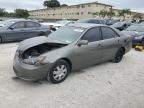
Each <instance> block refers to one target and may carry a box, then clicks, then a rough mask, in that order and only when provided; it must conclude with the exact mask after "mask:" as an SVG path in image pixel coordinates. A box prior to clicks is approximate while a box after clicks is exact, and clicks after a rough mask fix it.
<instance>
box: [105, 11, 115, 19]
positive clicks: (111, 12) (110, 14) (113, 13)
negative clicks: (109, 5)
mask: <svg viewBox="0 0 144 108" xmlns="http://www.w3.org/2000/svg"><path fill="white" fill-rule="evenodd" d="M115 15H116V14H115V12H114V11H109V12H107V16H108V17H109V18H112V17H113V16H115Z"/></svg>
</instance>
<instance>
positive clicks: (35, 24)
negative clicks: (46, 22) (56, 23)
mask: <svg viewBox="0 0 144 108" xmlns="http://www.w3.org/2000/svg"><path fill="white" fill-rule="evenodd" d="M26 27H27V28H31V27H40V24H38V23H35V22H26Z"/></svg>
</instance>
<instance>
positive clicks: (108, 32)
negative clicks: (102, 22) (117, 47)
mask: <svg viewBox="0 0 144 108" xmlns="http://www.w3.org/2000/svg"><path fill="white" fill-rule="evenodd" d="M101 30H102V36H103V39H111V38H115V37H116V36H117V34H116V32H115V31H114V30H112V29H111V28H108V27H101Z"/></svg>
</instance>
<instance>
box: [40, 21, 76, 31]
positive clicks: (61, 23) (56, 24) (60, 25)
mask: <svg viewBox="0 0 144 108" xmlns="http://www.w3.org/2000/svg"><path fill="white" fill-rule="evenodd" d="M70 23H75V21H70V20H59V21H56V22H43V23H41V24H42V25H46V26H48V27H49V26H53V27H54V28H56V29H58V28H60V27H63V26H65V25H68V24H70Z"/></svg>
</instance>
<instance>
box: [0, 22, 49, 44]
mask: <svg viewBox="0 0 144 108" xmlns="http://www.w3.org/2000/svg"><path fill="white" fill-rule="evenodd" d="M49 33H50V30H49V29H48V27H46V26H43V25H41V24H39V23H38V22H36V21H32V20H25V19H11V20H6V21H2V22H0V43H2V42H9V41H21V40H24V39H28V38H32V37H37V36H44V35H48V34H49Z"/></svg>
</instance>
